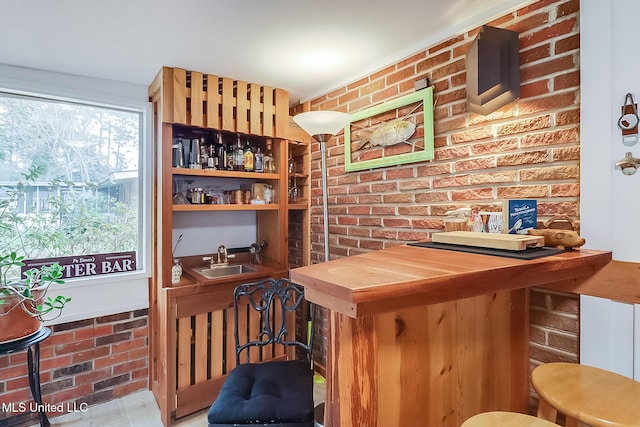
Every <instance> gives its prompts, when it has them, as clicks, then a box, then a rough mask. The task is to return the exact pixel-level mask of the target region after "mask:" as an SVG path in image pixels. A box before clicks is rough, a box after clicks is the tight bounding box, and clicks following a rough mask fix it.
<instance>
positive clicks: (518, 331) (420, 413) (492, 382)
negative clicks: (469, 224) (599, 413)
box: [290, 245, 611, 427]
mask: <svg viewBox="0 0 640 427" xmlns="http://www.w3.org/2000/svg"><path fill="white" fill-rule="evenodd" d="M610 260H611V253H610V252H603V251H593V250H577V251H573V252H565V253H562V254H559V255H554V256H549V257H544V258H539V259H536V260H527V261H523V260H517V259H512V258H502V257H495V256H487V255H475V254H469V253H463V252H454V251H447V250H438V249H426V248H418V247H412V246H406V245H405V246H396V247H393V248H389V249H384V250H381V251H376V252H371V253H367V254H362V255H357V256H353V257H348V258H342V259H338V260H333V261H330V262H326V263H321V264H314V265H310V266H306V267H301V268H297V269H294V270H292V271H291V273H290V277H291V279H292V280H293V281H294V282H297V283H300V284H301V285H303V286H305V294H306V298H307V299H308V300H309V301H311V302H313V303H316V304H318V305H322V306H324V307H326V308H328V309H329V337H328V338H329V339H328V343H329V344H328V353H327V377H328V378H327V401H326V412H325V426H330V427H338V426H341V427H350V426H360V425H361V426H367V427H375V426H379V427H386V426H405V425H425V426H438V427H439V426H443V427H448V426H451V427H458V426H460V424H462V422H463V421H464V420H466V419H467V418H469V417H471V416H472V415H475V414H477V413H480V412H484V411H489V410H511V411H517V412H526V408H527V399H528V389H529V380H528V374H529V368H528V367H529V360H528V359H529V315H528V313H529V287H531V286H541V285H545V284H551V283H555V282H558V281H571V280H579V279H582V278H584V277H589V276H591V275H593V274H595V273H596V272H597V271H598V270H599V269H601V268H602V267H604V266H605V265H606V264H607V263H608V262H609V261H610Z"/></svg>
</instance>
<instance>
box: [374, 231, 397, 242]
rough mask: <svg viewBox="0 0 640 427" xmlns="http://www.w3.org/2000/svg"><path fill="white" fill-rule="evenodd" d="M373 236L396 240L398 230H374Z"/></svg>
mask: <svg viewBox="0 0 640 427" xmlns="http://www.w3.org/2000/svg"><path fill="white" fill-rule="evenodd" d="M371 237H373V238H376V239H387V240H395V239H397V238H398V232H397V231H396V230H389V229H381V230H373V231H372V232H371Z"/></svg>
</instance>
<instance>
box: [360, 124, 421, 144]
mask: <svg viewBox="0 0 640 427" xmlns="http://www.w3.org/2000/svg"><path fill="white" fill-rule="evenodd" d="M415 131H416V124H415V123H413V122H411V121H409V120H394V121H390V122H388V123H385V124H383V125H381V126H379V127H378V128H377V129H376V130H374V131H373V132H367V131H361V132H358V139H360V141H361V143H360V146H359V147H358V148H357V150H360V149H361V148H362V147H363V146H364V145H365V144H366V143H370V144H371V146H372V147H375V146H381V147H387V146H390V145H396V144H400V143H401V142H405V141H407V140H408V139H409V138H411V135H413V134H414V132H415Z"/></svg>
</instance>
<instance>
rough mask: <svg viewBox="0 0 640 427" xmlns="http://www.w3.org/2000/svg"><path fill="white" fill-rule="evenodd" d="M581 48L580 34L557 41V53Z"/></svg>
mask: <svg viewBox="0 0 640 427" xmlns="http://www.w3.org/2000/svg"><path fill="white" fill-rule="evenodd" d="M579 48H580V34H574V35H571V36H569V37H567V38H564V39H562V40H558V41H556V48H555V54H556V55H560V54H561V53H565V52H569V51H572V50H577V49H579Z"/></svg>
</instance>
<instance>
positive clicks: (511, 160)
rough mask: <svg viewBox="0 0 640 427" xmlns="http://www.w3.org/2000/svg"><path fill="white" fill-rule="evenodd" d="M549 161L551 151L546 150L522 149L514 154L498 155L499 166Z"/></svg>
mask: <svg viewBox="0 0 640 427" xmlns="http://www.w3.org/2000/svg"><path fill="white" fill-rule="evenodd" d="M548 161H549V153H548V152H547V151H546V150H544V151H543V150H539V151H521V152H519V153H514V154H506V155H504V156H498V158H497V166H514V165H530V164H535V163H546V162H548Z"/></svg>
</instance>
